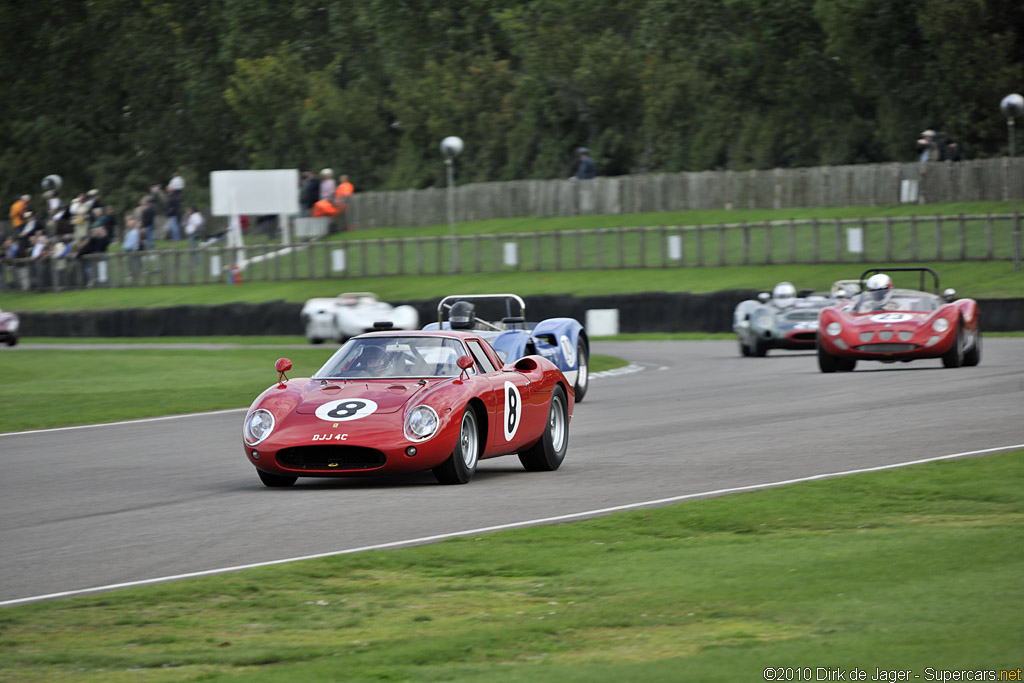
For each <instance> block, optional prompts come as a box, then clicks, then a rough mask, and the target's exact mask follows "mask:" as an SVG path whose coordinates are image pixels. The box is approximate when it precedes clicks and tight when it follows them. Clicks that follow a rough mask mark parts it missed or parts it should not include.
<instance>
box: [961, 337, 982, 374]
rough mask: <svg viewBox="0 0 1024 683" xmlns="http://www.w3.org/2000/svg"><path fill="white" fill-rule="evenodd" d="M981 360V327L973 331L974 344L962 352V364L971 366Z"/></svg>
mask: <svg viewBox="0 0 1024 683" xmlns="http://www.w3.org/2000/svg"><path fill="white" fill-rule="evenodd" d="M980 362H981V328H980V327H979V328H978V329H976V330H975V331H974V344H972V345H971V350H970V351H968V352H967V353H965V354H964V365H965V366H967V367H970V368H973V367H974V366H975V365H977V364H978V363H980Z"/></svg>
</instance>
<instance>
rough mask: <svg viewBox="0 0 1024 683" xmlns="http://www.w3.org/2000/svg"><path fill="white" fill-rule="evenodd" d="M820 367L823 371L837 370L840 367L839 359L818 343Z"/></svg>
mask: <svg viewBox="0 0 1024 683" xmlns="http://www.w3.org/2000/svg"><path fill="white" fill-rule="evenodd" d="M818 369H819V370H821V371H822V372H835V371H836V370H838V369H839V359H838V358H836V357H835V356H833V355H832V354H831V353H829V352H828V351H826V350H825V349H823V348H821V345H820V344H819V345H818Z"/></svg>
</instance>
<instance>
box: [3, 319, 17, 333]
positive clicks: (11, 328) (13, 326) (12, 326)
mask: <svg viewBox="0 0 1024 683" xmlns="http://www.w3.org/2000/svg"><path fill="white" fill-rule="evenodd" d="M4 327H6V328H7V331H8V332H17V331H18V321H17V320H8V321H7V324H6V325H4Z"/></svg>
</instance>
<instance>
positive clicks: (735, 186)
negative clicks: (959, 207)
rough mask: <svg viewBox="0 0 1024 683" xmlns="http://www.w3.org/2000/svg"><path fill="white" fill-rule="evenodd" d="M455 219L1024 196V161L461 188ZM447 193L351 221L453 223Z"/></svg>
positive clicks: (361, 198) (419, 194) (397, 198)
mask: <svg viewBox="0 0 1024 683" xmlns="http://www.w3.org/2000/svg"><path fill="white" fill-rule="evenodd" d="M454 194H455V202H454V204H455V219H456V220H457V221H474V220H483V219H489V218H519V217H548V216H578V215H584V214H606V215H617V214H628V213H647V212H655V211H677V210H684V209H782V208H794V207H815V206H895V205H898V204H906V203H913V204H922V205H926V204H934V203H938V202H971V201H1008V200H1011V199H1013V198H1024V161H1022V160H1021V159H1019V158H1015V159H1013V160H1012V164H1011V161H1010V159H1008V158H1001V159H979V160H974V161H964V162H959V163H950V162H941V163H918V162H914V163H888V164H858V165H855V166H820V167H815V168H793V169H782V168H777V169H772V170H765V171H705V172H696V173H655V174H640V175H629V176H618V177H607V178H605V177H598V178H595V179H593V180H590V181H582V182H578V181H570V180H512V181H506V182H492V183H473V184H466V185H458V183H457V181H456V187H455V192H454ZM446 202H447V192H446V189H445V188H430V189H425V190H402V191H394V192H361V193H356V194H354V195H352V198H351V199H350V208H349V218H348V221H349V223H350V224H352V225H355V226H356V227H358V228H360V229H366V228H374V227H380V226H410V225H436V224H444V223H446V222H447V221H448V214H447V203H446Z"/></svg>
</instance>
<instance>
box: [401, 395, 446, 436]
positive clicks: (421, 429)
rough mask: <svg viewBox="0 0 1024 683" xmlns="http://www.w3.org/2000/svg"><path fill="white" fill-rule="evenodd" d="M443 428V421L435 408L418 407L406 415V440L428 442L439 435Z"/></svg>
mask: <svg viewBox="0 0 1024 683" xmlns="http://www.w3.org/2000/svg"><path fill="white" fill-rule="evenodd" d="M440 426H441V420H440V419H439V418H438V417H437V413H436V412H435V411H434V409H433V408H431V407H430V406H426V405H422V404H421V405H418V406H416V407H415V408H413V409H412V410H410V411H409V412H408V413H406V414H405V428H404V430H403V431H404V432H405V438H406V439H408V440H409V441H414V442H417V443H418V442H420V441H426V440H427V439H429V438H430V437H432V436H434V435H435V434H437V430H438V428H439V427H440Z"/></svg>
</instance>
